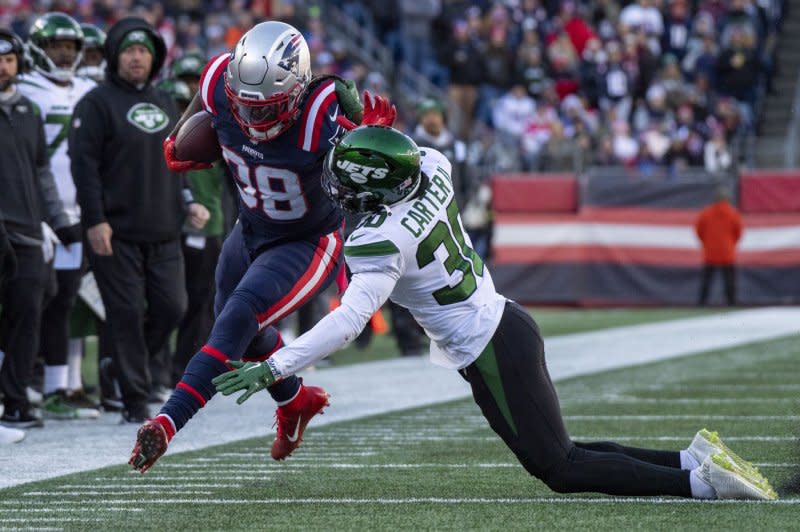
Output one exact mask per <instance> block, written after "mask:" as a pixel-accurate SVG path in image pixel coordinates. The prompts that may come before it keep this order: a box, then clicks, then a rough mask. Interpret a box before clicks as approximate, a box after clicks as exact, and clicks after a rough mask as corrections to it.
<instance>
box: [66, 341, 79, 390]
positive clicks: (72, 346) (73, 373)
mask: <svg viewBox="0 0 800 532" xmlns="http://www.w3.org/2000/svg"><path fill="white" fill-rule="evenodd" d="M82 361H83V338H70V339H69V344H68V350H67V366H69V375H68V377H67V389H68V390H69V391H71V392H74V391H76V390H82V389H83V379H82V378H81V362H82Z"/></svg>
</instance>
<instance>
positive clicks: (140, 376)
mask: <svg viewBox="0 0 800 532" xmlns="http://www.w3.org/2000/svg"><path fill="white" fill-rule="evenodd" d="M111 246H112V248H113V250H114V253H113V254H112V255H110V256H101V255H97V254H95V253H94V252H92V251H91V249H90V252H89V262H90V264H91V266H92V271H93V272H94V276H95V278H96V279H97V286H98V288H99V289H100V295H101V296H102V298H103V304H104V305H105V308H106V324H107V329H106V330H107V332H108V337H109V338H108V339H109V341H110V342H111V345H112V347H113V348H112V353H113V360H114V365H115V367H116V373H117V376H118V379H119V387H120V391H121V392H122V402H123V403H124V404H125V408H126V410H127V411H129V412H130V413H132V414H134V415H137V416H141V415H145V416H147V415H149V413H148V412H147V398H148V396H149V394H150V387H151V379H150V367H149V360H150V356H151V354H154V353H157V352H158V351H159V350H161V349H162V348H163V347H164V345H165V344H166V342H167V341H168V340H169V335H170V333H171V332H172V330H173V329H175V327H177V325H178V323H180V320H181V318H182V317H183V313H184V312H185V310H186V289H185V286H184V263H183V254H182V253H181V243H180V240H178V239H174V240H166V241H163V242H133V241H129V240H121V239H118V238H112V240H111Z"/></svg>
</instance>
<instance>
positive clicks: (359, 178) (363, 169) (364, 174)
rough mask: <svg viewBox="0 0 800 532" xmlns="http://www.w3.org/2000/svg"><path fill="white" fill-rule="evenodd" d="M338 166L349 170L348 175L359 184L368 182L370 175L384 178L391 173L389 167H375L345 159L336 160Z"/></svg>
mask: <svg viewBox="0 0 800 532" xmlns="http://www.w3.org/2000/svg"><path fill="white" fill-rule="evenodd" d="M336 166H337V167H338V168H340V169H342V170H344V171H345V172H347V175H348V177H349V178H350V179H352V180H353V181H354V182H356V183H358V184H364V183H366V182H367V179H369V178H370V177H372V178H375V179H383V178H384V177H386V174H387V173H389V169H388V168H385V167H384V168H375V167H374V166H366V165H363V164H356V163H352V162H350V161H346V160H343V159H340V160H338V161H336Z"/></svg>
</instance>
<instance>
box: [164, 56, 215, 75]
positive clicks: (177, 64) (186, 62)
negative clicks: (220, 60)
mask: <svg viewBox="0 0 800 532" xmlns="http://www.w3.org/2000/svg"><path fill="white" fill-rule="evenodd" d="M205 66H206V60H205V59H203V57H202V56H201V55H200V54H186V55H182V56H180V57H179V58H177V59H176V60H175V61H173V62H172V66H171V67H170V76H172V77H173V78H181V77H184V76H186V77H194V78H199V77H200V74H202V73H203V68H204V67H205Z"/></svg>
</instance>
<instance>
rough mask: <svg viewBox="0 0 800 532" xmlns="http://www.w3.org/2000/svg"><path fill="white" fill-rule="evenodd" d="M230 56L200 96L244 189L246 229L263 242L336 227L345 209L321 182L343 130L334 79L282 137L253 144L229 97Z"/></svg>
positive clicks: (212, 71) (212, 70)
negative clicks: (327, 158) (226, 79)
mask: <svg viewBox="0 0 800 532" xmlns="http://www.w3.org/2000/svg"><path fill="white" fill-rule="evenodd" d="M229 59H230V55H229V54H223V55H220V56H218V57H216V58H215V59H212V60H211V61H210V62H209V64H208V65H207V66H206V69H205V71H204V72H203V75H202V77H201V79H200V95H201V98H202V101H203V107H204V108H205V110H206V111H207V112H208V113H210V114H211V115H212V117H213V123H214V127H215V128H216V130H217V137H218V138H219V143H220V146H222V154H223V157H224V159H225V161H226V162H227V163H228V166H229V168H230V170H231V174H232V175H233V177H234V179H235V181H236V185H237V187H238V189H239V200H240V201H239V211H240V220H241V222H242V224H243V229H245V232H249V233H251V234H254V235H255V234H257V235H258V242H252V243H253V244H257V245H258V246H261V245H265V244H269V243H272V242H275V241H278V240H280V241H284V240H291V239H295V238H303V237H305V236H310V235H315V234H325V233H330V232H331V231H334V230H336V229H337V228H338V227H339V226H340V225H341V223H342V214H341V211H340V210H339V208H338V207H337V206H336V205H335V204H334V203H333V202H332V201H331V200H330V199H329V198H328V197H327V196H326V195H325V192H323V190H322V187H321V184H320V175H321V173H322V162H323V160H324V158H325V154H326V153H327V152H328V150H329V149H330V148H331V147H332V146H333V143H334V142H335V140H336V138H337V136H338V135H339V134H340V133H341V130H340V127H339V125H338V124H337V123H336V115H337V114H338V112H339V103H338V101H337V98H336V91H335V83H334V80H333V79H329V80H325V81H323V82H322V83H319V84H318V85H316V86H315V87H313V88H312V89H311V90H310V94H309V95H308V96H307V97H306V98H305V100H304V101H303V103H302V104H301V105H300V112H299V115H298V118H297V119H296V120H295V122H294V124H293V125H292V127H291V128H289V129H288V130H287V131H286V132H284V133H283V134H282V135H281V136H279V137H278V138H276V139H273V140H271V141H267V142H259V143H253V142H252V141H251V140H250V139H249V138H248V137H247V135H245V134H244V132H242V130H241V129H240V128H239V125H238V124H237V123H236V121H235V120H234V118H233V115H232V114H231V112H230V108H229V106H228V100H227V97H226V96H225V88H224V76H225V69H226V67H227V65H228V61H229ZM248 247H251V248H252V246H250V245H248Z"/></svg>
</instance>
